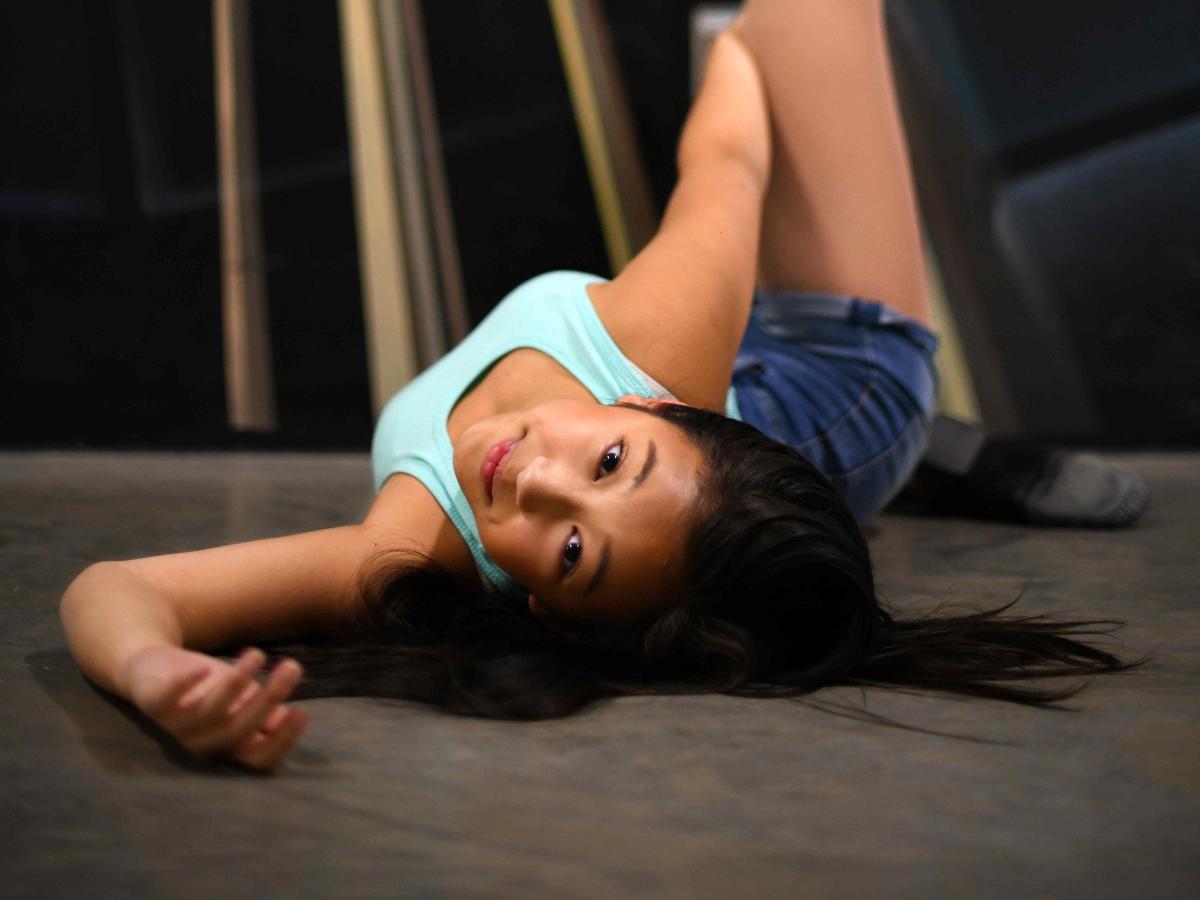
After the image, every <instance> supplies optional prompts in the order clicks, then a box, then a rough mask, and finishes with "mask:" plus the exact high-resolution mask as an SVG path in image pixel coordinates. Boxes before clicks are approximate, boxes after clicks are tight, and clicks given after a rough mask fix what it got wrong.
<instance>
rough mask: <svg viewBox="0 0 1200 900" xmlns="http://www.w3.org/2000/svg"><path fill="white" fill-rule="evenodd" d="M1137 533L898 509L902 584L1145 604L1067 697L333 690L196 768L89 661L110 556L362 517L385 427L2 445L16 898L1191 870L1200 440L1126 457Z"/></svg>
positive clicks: (745, 892) (1112, 878)
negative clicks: (478, 712) (505, 712)
mask: <svg viewBox="0 0 1200 900" xmlns="http://www.w3.org/2000/svg"><path fill="white" fill-rule="evenodd" d="M1121 461H1122V462H1123V463H1124V464H1125V465H1127V466H1128V467H1130V468H1133V469H1135V470H1136V471H1138V472H1140V473H1142V474H1143V475H1144V476H1145V477H1146V479H1147V480H1148V482H1149V484H1150V487H1151V490H1152V499H1151V508H1150V510H1149V512H1148V513H1147V514H1146V516H1145V518H1144V519H1143V520H1142V522H1141V523H1139V525H1138V526H1137V527H1136V528H1134V529H1132V530H1128V531H1084V530H1065V529H1035V528H1025V527H1019V526H1015V525H1002V524H996V523H982V522H968V521H964V520H949V519H926V518H915V517H901V516H898V515H884V516H882V517H881V518H880V519H879V520H878V522H877V523H876V526H875V527H874V528H873V529H872V537H871V540H872V545H873V547H874V552H875V557H876V565H877V569H878V577H879V581H880V585H881V590H882V593H883V595H884V596H885V598H886V600H887V601H889V602H890V603H891V605H892V606H893V607H894V608H896V609H897V610H899V611H901V613H903V611H905V610H924V609H929V608H930V607H932V606H933V605H935V604H937V603H943V602H944V603H953V604H963V605H967V606H977V605H983V604H987V605H992V606H994V605H998V604H1000V603H1002V602H1004V601H1007V600H1009V599H1011V598H1013V597H1015V596H1016V595H1018V594H1022V593H1023V598H1022V600H1021V602H1020V603H1019V604H1018V606H1017V608H1016V609H1017V610H1018V611H1019V610H1024V611H1027V612H1053V613H1059V614H1069V615H1072V616H1077V617H1078V616H1085V617H1096V618H1105V617H1107V618H1117V619H1123V620H1126V621H1127V622H1128V625H1127V626H1126V627H1125V628H1124V629H1123V630H1121V631H1120V632H1119V633H1118V636H1117V638H1116V640H1117V641H1118V643H1116V644H1111V645H1110V646H1114V647H1116V648H1117V649H1119V650H1121V651H1122V652H1125V653H1128V654H1130V655H1141V654H1146V653H1149V654H1153V656H1154V662H1153V663H1152V664H1151V665H1149V666H1148V667H1147V668H1145V669H1144V670H1142V671H1139V672H1135V673H1129V674H1124V675H1120V676H1110V677H1106V678H1100V679H1097V680H1095V681H1094V682H1093V683H1092V685H1091V686H1090V687H1089V688H1088V689H1087V690H1085V691H1084V692H1083V693H1082V694H1080V695H1079V696H1078V697H1077V698H1076V699H1075V700H1073V701H1070V705H1071V706H1072V707H1074V711H1071V712H1064V711H1044V710H1036V709H1029V708H1024V707H1020V706H1014V705H1010V704H1004V703H998V702H992V701H983V700H980V701H975V700H958V699H949V698H946V697H938V696H918V695H913V694H902V693H896V692H890V691H886V690H870V691H867V692H865V693H864V692H860V691H857V690H853V689H849V688H836V689H830V690H826V691H824V692H822V693H821V694H819V695H818V698H819V699H821V700H822V701H825V702H831V701H837V702H841V703H845V704H849V705H850V707H851V708H855V707H856V706H858V705H860V704H862V703H865V704H866V709H867V710H868V711H869V712H871V713H879V714H883V715H886V716H888V717H891V718H893V719H898V720H900V721H902V722H904V723H907V724H911V725H914V726H919V727H921V728H926V729H931V730H935V731H940V732H945V733H947V734H948V735H957V736H958V737H952V736H938V735H931V734H925V733H920V732H916V731H908V730H903V729H899V728H891V727H884V726H881V725H878V724H873V723H870V722H866V721H859V720H855V719H852V718H848V717H845V716H836V715H833V714H831V713H828V712H823V711H821V710H818V709H815V708H811V707H808V706H805V705H800V704H797V703H791V702H787V701H754V700H741V699H734V698H726V697H718V696H710V697H699V698H686V699H683V698H670V697H663V698H638V699H622V700H618V701H615V702H610V703H607V704H604V705H601V706H597V707H594V708H592V709H590V710H589V711H587V712H585V713H583V714H581V715H578V716H575V717H573V718H570V719H566V720H563V721H557V722H550V723H541V724H515V723H497V722H487V721H477V720H469V719H460V718H453V717H450V716H446V715H442V714H440V713H438V712H435V711H432V710H428V709H425V708H422V707H419V706H415V705H407V704H387V703H383V702H378V701H373V700H362V699H356V700H348V699H325V700H312V701H306V707H307V708H308V710H309V712H310V713H311V715H312V726H311V728H310V730H309V732H308V734H307V735H306V736H305V738H304V740H303V742H302V744H301V746H300V747H298V748H297V749H296V751H295V752H294V754H293V755H292V756H291V757H289V760H288V762H287V763H286V765H285V766H284V767H283V768H281V769H280V770H279V771H278V772H277V773H276V774H275V775H273V776H270V777H260V776H254V775H250V774H244V773H241V772H235V771H229V770H222V769H219V768H205V767H195V766H188V765H185V764H183V763H181V762H180V761H179V760H178V759H177V758H176V756H175V755H174V754H172V753H171V752H170V751H169V749H168V748H166V747H164V746H163V745H162V744H160V743H159V741H158V740H156V739H155V737H154V735H153V733H152V731H151V729H149V728H147V727H145V725H144V723H142V722H141V721H140V720H139V718H138V716H137V715H136V714H134V713H132V712H131V711H130V708H129V707H127V706H125V705H124V704H122V703H119V702H116V701H114V700H113V699H111V698H110V697H108V696H107V695H105V694H102V693H101V692H99V691H98V690H96V689H95V688H93V687H92V686H91V685H90V684H89V683H88V682H86V681H85V680H84V679H83V678H82V677H81V676H80V674H79V672H78V670H77V669H76V668H75V666H74V663H73V662H72V659H71V657H70V655H69V653H68V652H67V649H66V645H65V640H64V637H63V634H62V630H61V627H60V624H59V620H58V615H57V603H58V599H59V597H60V596H61V594H62V591H63V589H64V588H65V587H66V586H67V584H68V583H69V582H70V580H71V579H72V578H73V577H74V575H75V574H76V573H78V572H79V571H80V570H81V569H83V568H84V567H85V566H86V565H88V564H89V563H91V562H93V561H95V560H100V559H120V558H128V557H134V556H146V555H151V554H156V553H164V552H171V551H177V550H184V549H193V548H198V547H204V546H212V545H214V544H220V543H228V542H233V541H240V540H249V539H253V538H259V537H268V536H273V535H279V534H285V533H289V532H293V531H304V530H310V529H316V528H323V527H329V526H332V525H338V524H343V523H347V522H352V521H356V520H357V519H359V518H361V516H362V515H363V513H364V512H365V511H366V509H367V508H368V506H369V504H370V500H371V489H370V471H369V469H370V467H369V461H368V458H367V456H366V454H361V455H358V454H352V455H335V456H327V455H287V454H274V455H255V454H231V455H218V454H196V453H193V454H178V455H174V454H142V453H137V454H134V453H94V452H88V453H68V452H36V453H0V596H2V597H3V601H2V602H0V634H2V635H3V654H2V656H0V714H2V717H3V725H2V726H0V733H2V734H3V736H4V737H3V741H2V742H0V778H2V781H0V784H2V787H3V790H2V792H0V814H2V821H3V822H4V823H5V827H4V832H5V835H6V836H5V839H4V840H3V841H2V842H0V846H2V847H3V850H2V851H0V860H2V861H3V870H4V874H3V882H2V883H3V887H2V888H0V896H3V897H56V896H63V897H65V896H86V897H169V896H181V897H216V896H220V897H251V896H252V897H396V896H421V897H429V896H432V897H437V896H447V897H492V896H502V897H503V896H513V897H534V896H546V895H550V896H578V897H717V896H725V897H739V898H740V897H797V896H802V897H1014V896H1021V897H1087V898H1104V897H1138V898H1143V897H1144V898H1150V897H1154V898H1162V897H1194V896H1197V893H1198V891H1200V512H1198V510H1200V455H1196V454H1190V455H1189V454H1177V455H1165V454H1164V455H1151V454H1142V455H1128V456H1123V457H1121Z"/></svg>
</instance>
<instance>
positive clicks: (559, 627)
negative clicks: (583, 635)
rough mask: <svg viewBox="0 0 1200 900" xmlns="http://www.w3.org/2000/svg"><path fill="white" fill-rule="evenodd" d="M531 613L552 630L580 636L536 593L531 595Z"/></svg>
mask: <svg viewBox="0 0 1200 900" xmlns="http://www.w3.org/2000/svg"><path fill="white" fill-rule="evenodd" d="M529 614H530V615H531V616H533V617H534V618H535V619H537V620H538V622H539V623H541V624H542V625H545V626H546V627H547V628H549V629H550V630H551V631H557V632H558V633H559V634H561V635H563V636H565V637H569V638H574V637H578V635H577V634H576V633H575V632H574V631H572V630H571V629H570V627H568V626H567V624H566V623H565V622H563V620H562V619H560V618H559V617H558V616H557V615H555V614H554V612H553V610H550V609H548V608H547V607H545V606H543V605H542V602H541V601H540V600H538V598H537V596H536V595H534V594H530V595H529Z"/></svg>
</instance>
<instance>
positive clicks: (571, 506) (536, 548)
mask: <svg viewBox="0 0 1200 900" xmlns="http://www.w3.org/2000/svg"><path fill="white" fill-rule="evenodd" d="M622 400H623V401H626V402H630V403H635V404H637V405H638V406H643V407H653V406H655V405H657V404H658V403H661V402H663V401H650V400H645V399H643V398H640V397H623V398H622ZM497 463H498V466H497ZM700 467H701V455H700V451H699V450H698V449H697V448H696V446H695V445H694V444H693V443H692V442H691V440H690V439H689V438H687V437H686V436H685V435H684V434H683V432H682V431H680V430H679V429H677V428H676V427H675V426H673V425H671V424H670V423H669V422H667V421H665V420H664V419H661V418H659V417H658V416H654V415H648V414H647V413H646V412H643V411H642V410H640V409H628V408H624V407H620V406H603V405H601V404H598V403H595V402H588V401H581V400H555V401H552V402H548V403H543V404H541V405H539V406H535V407H532V408H530V409H527V410H521V411H520V412H515V413H505V414H502V415H497V416H493V417H491V418H487V419H483V420H481V421H479V422H476V423H474V424H473V425H471V426H470V427H469V428H466V429H465V430H464V431H463V432H462V433H461V435H459V438H458V440H457V442H456V443H455V447H454V471H455V475H456V476H457V478H458V481H459V484H460V485H461V486H462V488H463V492H464V493H465V494H466V497H467V501H468V502H469V503H470V504H471V510H472V512H474V514H475V521H476V524H477V525H478V527H479V534H480V537H481V538H482V540H483V546H484V548H485V549H486V550H487V552H488V555H489V556H491V558H492V559H493V560H495V562H496V563H497V564H498V565H499V566H500V567H501V568H502V569H504V571H506V572H508V574H509V575H511V576H512V577H513V578H515V579H516V580H517V581H518V582H520V583H521V584H522V585H524V586H525V587H526V588H528V589H529V591H530V594H531V596H530V599H529V607H530V610H531V612H533V614H534V615H535V616H537V617H538V618H540V619H542V620H543V621H545V622H546V623H547V624H549V625H558V626H563V627H566V628H568V629H569V627H570V624H571V623H572V622H585V623H595V624H602V625H621V624H630V623H634V622H637V621H641V620H644V619H647V618H650V617H652V616H654V615H655V614H657V613H660V612H663V611H665V610H666V609H667V608H668V607H669V606H670V604H671V601H672V599H673V597H674V595H675V592H674V591H673V589H672V586H673V585H675V584H677V583H678V581H679V578H680V575H679V573H680V568H681V552H682V536H683V535H684V534H685V533H686V528H687V522H688V518H687V517H688V513H689V511H690V509H691V505H692V502H693V500H694V499H695V496H696V491H697V486H698V472H699V469H700ZM489 476H490V477H489ZM489 482H490V484H489Z"/></svg>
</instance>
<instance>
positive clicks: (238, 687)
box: [196, 648, 266, 723]
mask: <svg viewBox="0 0 1200 900" xmlns="http://www.w3.org/2000/svg"><path fill="white" fill-rule="evenodd" d="M265 659H266V657H265V654H263V652H262V651H261V650H257V649H254V648H250V649H248V650H244V651H243V652H242V654H241V656H239V657H238V658H237V659H236V660H235V661H234V663H233V665H232V666H230V667H229V669H228V670H226V671H225V672H223V673H222V674H221V677H220V678H219V679H218V680H217V681H216V683H214V684H213V686H212V688H211V690H210V691H209V692H208V696H206V697H205V698H204V699H203V700H202V701H201V702H200V705H199V706H197V707H196V713H197V718H198V719H199V720H200V721H204V722H209V723H212V722H220V721H221V720H222V719H224V718H225V717H226V716H227V715H229V708H230V707H231V706H232V705H233V703H234V701H235V700H237V698H238V697H239V696H240V695H241V694H242V692H243V691H246V690H247V689H248V688H250V687H252V686H253V684H254V673H255V672H257V671H258V670H259V669H260V668H261V667H262V664H263V662H264V660H265Z"/></svg>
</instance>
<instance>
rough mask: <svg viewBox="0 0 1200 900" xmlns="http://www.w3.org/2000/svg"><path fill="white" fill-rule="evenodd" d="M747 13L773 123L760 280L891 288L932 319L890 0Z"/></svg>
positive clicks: (764, 7)
mask: <svg viewBox="0 0 1200 900" xmlns="http://www.w3.org/2000/svg"><path fill="white" fill-rule="evenodd" d="M743 18H744V20H745V22H744V26H743V31H742V37H743V39H744V40H745V41H746V42H747V44H748V46H749V47H750V49H751V52H752V53H753V54H754V57H755V60H756V62H757V63H758V66H759V69H760V71H761V72H762V76H763V83H764V86H765V88H766V93H767V99H768V102H769V104H770V108H771V121H772V141H773V150H772V156H773V158H772V171H771V181H770V185H769V187H768V190H767V195H766V198H765V200H764V204H763V213H762V231H761V240H760V245H759V257H758V277H759V284H760V286H761V287H763V288H765V289H767V290H771V291H780V290H808V291H829V292H834V293H838V294H846V295H857V296H860V297H886V298H887V302H888V303H889V304H890V305H891V306H892V307H893V308H894V309H896V310H899V311H900V312H903V313H905V314H907V315H909V316H911V317H912V318H914V319H916V320H917V321H919V322H922V323H925V324H928V323H929V322H930V315H931V312H930V307H929V300H928V286H927V281H926V274H925V268H924V256H923V251H922V246H921V237H920V227H919V224H918V216H917V206H916V197H915V192H914V189H913V183H912V172H911V168H910V164H909V160H908V152H907V149H906V145H905V136H904V132H903V126H902V124H901V119H900V113H899V107H898V104H897V100H896V90H895V85H894V82H893V78H892V72H891V65H890V60H889V51H888V46H887V36H886V31H885V27H884V17H883V9H882V3H881V2H880V0H805V2H797V0H751V2H750V3H748V4H747V5H746V11H745V14H744V16H743Z"/></svg>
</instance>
